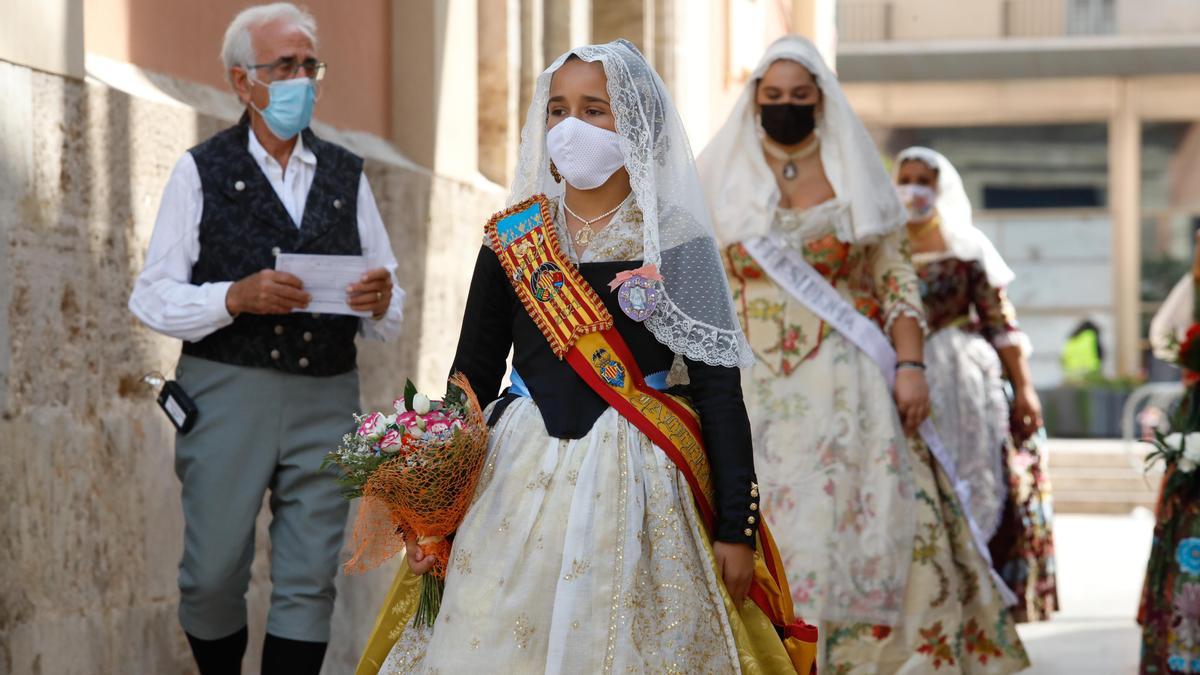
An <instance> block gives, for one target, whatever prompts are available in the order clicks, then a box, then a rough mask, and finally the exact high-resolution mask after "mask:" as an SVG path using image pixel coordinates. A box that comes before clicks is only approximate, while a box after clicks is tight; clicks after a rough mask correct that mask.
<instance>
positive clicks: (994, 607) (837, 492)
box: [725, 201, 1028, 675]
mask: <svg viewBox="0 0 1200 675" xmlns="http://www.w3.org/2000/svg"><path fill="white" fill-rule="evenodd" d="M849 217H850V211H849V208H848V206H847V205H846V204H845V203H843V202H839V201H829V202H825V203H823V204H821V205H818V206H815V207H813V208H811V209H808V210H805V211H792V210H785V209H778V210H777V212H776V216H775V219H774V222H773V225H772V227H773V229H774V230H775V232H776V233H778V234H779V235H781V236H782V237H784V238H785V239H786V240H787V242H788V243H789V244H790V245H791V246H792V247H794V248H795V249H796V250H799V251H801V252H802V253H803V255H804V257H805V259H806V260H807V261H808V262H809V264H811V265H812V266H813V267H814V268H815V269H816V270H817V271H818V272H820V273H821V274H822V275H823V276H824V277H825V278H826V279H827V280H828V281H829V282H830V283H831V284H832V285H833V286H834V288H836V289H837V290H838V292H839V293H840V294H841V295H842V297H843V298H845V299H846V300H847V301H848V302H851V303H853V304H854V306H855V307H857V308H858V310H859V311H860V312H862V313H863V314H864V315H865V316H868V317H870V318H872V319H874V320H875V321H877V322H878V323H879V325H880V327H881V328H883V329H884V330H885V331H887V330H888V329H890V328H891V324H892V323H893V322H894V321H895V320H896V319H897V318H899V317H901V316H911V317H915V318H917V319H918V320H920V321H922V322H923V321H924V318H923V313H922V311H921V309H920V307H921V301H920V294H919V289H918V282H917V277H916V274H915V272H914V271H913V267H912V263H911V261H910V257H909V253H908V248H907V246H908V244H907V235H906V234H905V233H904V232H903V231H897V232H894V233H892V234H890V235H887V236H885V237H883V238H881V239H879V240H878V241H876V242H874V243H871V244H868V245H851V244H847V243H844V242H842V241H840V240H839V239H838V238H837V236H836V234H835V233H836V232H837V231H839V219H844V218H849ZM842 225H843V226H844V223H842ZM841 231H849V229H848V228H845V227H842V228H841ZM725 253H726V264H727V267H728V272H729V276H730V282H731V286H732V289H733V293H734V300H735V306H736V307H737V309H738V313H739V316H740V318H741V320H742V326H743V329H744V330H745V332H746V336H747V338H748V339H749V341H750V344H751V346H752V347H753V348H754V351H755V355H756V356H757V357H758V358H757V361H756V363H755V365H754V366H753V367H752V368H751V369H748V370H746V371H744V374H743V391H744V395H745V397H746V407H747V410H748V411H749V413H750V421H751V425H752V426H753V428H754V436H755V444H754V447H755V466H756V468H757V472H758V476H759V481H760V484H761V485H762V494H763V513H764V515H765V517H766V518H767V519H768V521H769V522H770V524H771V527H772V529H773V530H774V532H775V537H776V540H777V543H778V544H779V547H780V550H781V552H782V554H783V556H784V564H785V567H786V568H787V570H788V581H789V582H790V585H791V589H792V594H793V598H794V600H795V603H796V611H797V613H800V614H803V615H804V616H805V617H816V618H818V619H819V620H820V631H821V632H820V635H821V639H820V655H819V668H820V671H821V672H822V673H834V674H839V675H842V674H847V673H898V672H904V673H926V672H928V673H934V672H948V673H1011V672H1016V671H1018V670H1020V669H1022V668H1024V667H1025V666H1026V665H1027V664H1028V659H1027V657H1026V655H1025V651H1024V648H1023V647H1022V646H1021V643H1020V640H1019V639H1018V637H1017V634H1016V630H1015V627H1014V624H1013V622H1012V619H1011V615H1010V614H1009V612H1008V611H1007V610H1006V609H1005V607H1004V606H1003V603H1002V601H1001V599H1000V596H999V594H998V593H997V592H996V589H995V587H994V586H993V582H992V580H991V575H990V572H989V570H988V568H987V566H986V563H985V561H984V559H983V556H981V555H980V554H979V552H978V551H977V550H976V549H975V548H974V547H973V545H972V542H971V537H970V534H969V532H968V526H967V522H966V519H965V516H964V514H963V512H962V510H961V507H960V506H959V504H958V501H957V499H956V497H955V496H954V491H953V487H952V486H951V485H950V483H949V480H948V479H947V477H946V475H945V473H944V472H943V471H942V470H941V469H940V467H939V466H938V464H937V463H936V461H934V459H933V458H932V456H931V454H930V453H929V451H928V449H927V448H926V447H925V445H924V444H923V443H922V442H920V441H911V440H909V439H908V438H906V437H905V435H904V432H903V428H902V426H901V423H900V419H899V416H898V414H897V412H896V407H895V403H894V402H893V400H892V396H891V393H890V391H889V390H888V385H887V381H886V380H885V379H884V377H883V374H882V373H880V372H879V369H878V367H877V366H876V365H875V363H874V362H873V361H871V360H870V359H869V358H868V357H867V356H866V355H864V354H863V353H862V352H861V351H860V350H859V349H858V348H857V347H855V346H854V345H853V344H852V343H850V342H849V341H847V340H846V339H845V338H843V337H842V335H841V334H840V333H838V332H837V331H835V330H833V328H832V327H830V326H829V325H827V324H826V323H824V322H823V321H822V320H821V319H819V318H818V317H816V316H815V315H814V314H813V313H812V312H811V311H809V310H808V309H807V308H806V307H804V306H803V305H802V304H800V303H799V302H798V301H796V300H795V299H794V298H793V297H792V296H791V295H789V294H788V293H787V292H785V291H784V290H783V289H781V288H780V287H779V286H777V285H776V284H775V283H774V282H773V281H771V280H770V279H769V278H768V277H767V276H766V274H765V273H764V271H763V270H762V269H761V268H760V267H758V265H757V264H756V263H755V262H754V260H753V259H752V258H751V257H750V256H749V254H748V253H747V252H746V251H745V249H744V248H743V247H742V246H741V245H740V244H735V245H733V246H731V247H729V248H728V249H726V252H725Z"/></svg>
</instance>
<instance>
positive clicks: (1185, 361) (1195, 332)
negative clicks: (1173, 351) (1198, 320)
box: [1178, 323, 1200, 386]
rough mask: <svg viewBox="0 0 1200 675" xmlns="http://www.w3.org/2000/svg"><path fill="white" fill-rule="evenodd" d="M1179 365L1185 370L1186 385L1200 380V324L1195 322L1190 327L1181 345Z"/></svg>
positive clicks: (1184, 380)
mask: <svg viewBox="0 0 1200 675" xmlns="http://www.w3.org/2000/svg"><path fill="white" fill-rule="evenodd" d="M1178 365H1179V367H1180V368H1182V369H1183V370H1184V374H1183V383H1184V384H1185V385H1189V386H1190V385H1193V384H1196V383H1197V382H1200V324H1195V323H1193V324H1192V325H1191V326H1189V327H1188V329H1187V333H1186V334H1185V335H1184V338H1183V342H1182V343H1180V345H1179V361H1178Z"/></svg>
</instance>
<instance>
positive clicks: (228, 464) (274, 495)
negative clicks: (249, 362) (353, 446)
mask: <svg viewBox="0 0 1200 675" xmlns="http://www.w3.org/2000/svg"><path fill="white" fill-rule="evenodd" d="M176 380H177V381H178V382H179V384H180V385H181V386H182V387H183V389H184V391H186V392H187V393H188V394H189V395H190V396H191V397H192V399H193V400H194V401H195V402H196V407H197V408H198V409H199V417H198V419H197V422H196V426H195V427H194V428H193V429H192V430H191V432H190V433H188V434H187V435H177V436H176V439H175V473H176V475H177V476H179V480H180V481H181V482H182V483H183V517H184V523H185V528H184V545H183V560H182V562H181V563H180V565H179V592H180V603H179V621H180V623H182V624H183V629H184V630H185V631H187V633H189V634H190V635H193V636H195V637H198V638H200V639H202V640H214V639H217V638H221V637H225V636H227V635H230V634H231V633H234V632H236V631H238V630H240V629H241V628H242V627H243V626H245V625H246V591H247V590H248V589H249V585H250V563H251V562H252V561H253V560H254V527H255V517H256V516H257V514H258V511H259V508H260V507H261V505H262V500H263V495H264V494H266V493H267V491H268V490H269V491H270V494H271V498H270V507H271V514H272V520H271V529H270V534H271V583H272V586H273V588H272V592H271V610H270V614H269V615H268V618H267V632H269V633H271V634H272V635H277V636H279V637H283V638H289V639H292V640H306V641H311V642H327V641H328V640H329V619H330V615H331V614H332V613H333V601H334V595H335V590H334V585H333V580H334V576H335V575H336V574H337V564H338V555H339V553H340V551H341V547H342V532H343V528H344V527H345V524H346V511H347V503H346V501H345V500H344V499H343V498H342V496H341V494H340V492H339V489H338V486H337V484H336V483H335V474H333V473H332V472H331V471H330V470H327V471H324V472H322V471H320V466H321V462H322V460H323V459H324V457H325V453H327V452H329V451H330V450H332V449H333V448H335V447H336V446H337V445H338V443H339V442H340V441H341V439H342V435H343V434H345V433H347V432H349V431H351V430H352V429H353V427H354V419H353V417H352V416H351V415H352V414H353V413H354V412H356V411H357V410H358V407H359V392H358V374H357V373H355V372H351V373H347V374H345V375H337V376H333V377H307V376H303V375H291V374H287V373H281V372H278V371H273V370H268V369H263V368H247V367H242V366H231V365H227V364H223V363H217V362H214V361H208V360H204V359H198V358H193V357H189V356H183V357H182V358H181V359H180V361H179V366H178V368H177V370H176Z"/></svg>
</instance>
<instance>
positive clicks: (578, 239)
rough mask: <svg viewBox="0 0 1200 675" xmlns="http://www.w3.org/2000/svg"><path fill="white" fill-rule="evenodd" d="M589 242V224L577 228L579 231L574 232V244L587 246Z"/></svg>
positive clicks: (590, 235) (590, 234)
mask: <svg viewBox="0 0 1200 675" xmlns="http://www.w3.org/2000/svg"><path fill="white" fill-rule="evenodd" d="M591 242H592V227H591V226H590V225H584V226H583V227H581V228H579V231H578V232H576V233H575V243H576V245H578V246H582V247H583V248H587V246H588V244H590V243H591Z"/></svg>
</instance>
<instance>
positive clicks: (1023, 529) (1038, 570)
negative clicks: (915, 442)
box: [913, 253, 1058, 621]
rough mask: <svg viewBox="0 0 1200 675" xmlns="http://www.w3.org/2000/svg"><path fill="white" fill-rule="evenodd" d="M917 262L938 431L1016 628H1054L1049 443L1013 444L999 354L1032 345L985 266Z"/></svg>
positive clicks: (938, 257)
mask: <svg viewBox="0 0 1200 675" xmlns="http://www.w3.org/2000/svg"><path fill="white" fill-rule="evenodd" d="M913 261H914V263H915V264H916V267H917V274H918V276H919V277H920V279H921V299H922V300H923V301H924V304H925V311H926V316H927V319H928V321H929V327H930V330H931V332H932V335H931V336H930V338H929V340H928V341H927V342H926V343H925V362H926V364H927V366H928V369H927V371H926V376H927V378H928V380H929V389H930V398H931V401H932V403H933V422H934V426H936V427H937V431H938V435H939V436H940V437H941V439H942V441H943V443H944V444H945V445H946V448H947V449H948V450H949V451H950V452H951V453H953V454H954V456H955V457H954V458H955V463H956V466H957V469H958V474H959V475H960V476H962V477H963V479H964V480H966V481H968V482H969V483H970V485H971V513H972V515H973V516H974V517H975V522H976V523H978V524H979V527H980V529H981V530H982V531H983V533H984V536H986V537H988V538H990V539H991V553H992V561H993V564H994V565H995V567H996V570H997V571H998V572H999V573H1000V575H1001V577H1002V578H1003V579H1004V581H1005V583H1007V584H1008V586H1009V588H1011V589H1012V590H1013V591H1014V592H1015V593H1016V594H1017V597H1018V598H1019V604H1018V605H1017V607H1015V608H1013V613H1014V615H1015V617H1016V619H1017V620H1018V621H1038V620H1044V619H1048V618H1049V617H1050V615H1051V613H1052V612H1054V611H1056V610H1057V609H1058V593H1057V582H1056V576H1055V564H1054V537H1053V533H1052V528H1051V522H1052V519H1053V507H1052V504H1051V500H1050V479H1049V476H1048V473H1047V468H1046V454H1045V449H1044V447H1042V442H1041V437H1042V436H1043V435H1042V434H1038V435H1035V436H1034V437H1032V438H1029V439H1025V440H1020V439H1016V438H1014V437H1012V436H1011V435H1010V433H1009V429H1010V425H1009V406H1008V397H1007V395H1006V393H1005V386H1004V371H1003V368H1002V367H1001V364H1000V358H999V356H998V354H997V352H996V350H997V349H999V348H1003V347H1011V346H1023V345H1025V344H1027V343H1028V340H1027V339H1026V338H1025V336H1024V334H1023V333H1021V331H1020V328H1019V327H1018V326H1017V318H1016V311H1015V310H1014V309H1013V306H1012V303H1011V302H1009V300H1008V296H1007V295H1006V294H1005V292H1004V289H1002V288H996V287H994V286H992V285H991V284H989V283H988V279H987V273H986V272H985V271H984V269H983V266H982V265H981V264H980V263H979V262H978V261H974V260H961V259H959V258H956V257H953V256H952V255H951V254H948V253H925V254H918V255H916V256H914V257H913Z"/></svg>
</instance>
